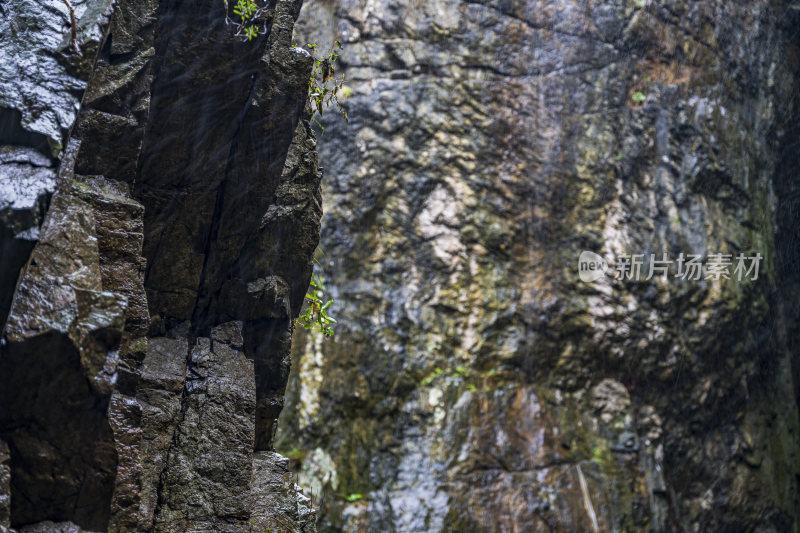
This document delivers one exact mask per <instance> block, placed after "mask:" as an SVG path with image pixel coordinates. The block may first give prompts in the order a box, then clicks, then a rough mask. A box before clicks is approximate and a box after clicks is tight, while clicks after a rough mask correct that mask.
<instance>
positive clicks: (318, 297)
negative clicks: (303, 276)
mask: <svg viewBox="0 0 800 533" xmlns="http://www.w3.org/2000/svg"><path fill="white" fill-rule="evenodd" d="M314 262H315V263H316V264H317V266H319V267H320V270H321V269H322V265H320V263H319V261H318V260H317V258H314ZM305 301H306V304H307V307H306V310H305V312H304V313H303V314H302V315H300V316H299V317H298V318H297V323H298V324H299V325H301V326H303V327H304V328H305V329H319V331H320V332H322V334H323V335H325V336H326V337H333V333H334V331H333V324H335V323H336V320H335V319H334V318H333V317H331V316H330V315H329V314H328V308H330V306H331V305H333V302H334V299H333V298H330V297H329V296H328V294H327V291H326V289H325V279H324V278H323V277H322V275H320V274H317V273H314V274H313V275H312V276H311V283H310V287H309V289H308V292H306V298H305Z"/></svg>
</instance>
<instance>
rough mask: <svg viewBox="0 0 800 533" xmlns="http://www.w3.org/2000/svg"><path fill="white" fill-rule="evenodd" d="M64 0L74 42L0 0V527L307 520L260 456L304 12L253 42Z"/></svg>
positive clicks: (284, 242)
mask: <svg viewBox="0 0 800 533" xmlns="http://www.w3.org/2000/svg"><path fill="white" fill-rule="evenodd" d="M72 4H73V6H74V8H75V15H76V17H77V19H78V23H77V28H78V39H77V44H78V47H79V49H80V54H77V53H76V52H74V51H73V50H72V46H71V43H70V33H71V31H70V26H69V14H68V12H67V9H66V4H64V3H63V2H60V1H59V2H56V1H53V2H46V3H45V4H41V5H40V4H39V3H26V2H13V3H12V2H2V12H3V21H2V24H3V27H4V35H6V31H7V32H8V33H7V34H8V35H10V36H12V37H13V38H10V39H8V40H6V39H5V38H4V42H3V45H2V47H0V48H2V52H0V57H2V59H3V67H2V68H3V72H4V74H9V75H8V76H7V77H6V76H4V77H3V78H2V80H3V81H2V89H0V106H2V107H0V118H1V119H2V128H0V129H2V138H1V139H0V141H2V144H3V146H2V148H0V193H2V194H0V196H1V197H2V198H0V224H2V227H0V232H2V239H3V240H2V251H3V256H2V261H0V264H2V268H1V269H0V282H1V283H2V291H3V292H2V294H3V298H2V299H0V313H1V314H0V318H2V320H3V322H4V329H3V337H2V342H1V344H0V531H3V532H5V531H14V530H16V531H19V532H38V531H42V532H53V531H64V532H70V533H78V532H79V531H109V532H110V531H118V532H124V531H127V532H134V531H136V532H147V531H153V532H156V531H158V532H173V531H174V532H177V531H220V532H222V531H229V532H241V531H258V532H259V533H261V532H263V531H264V530H265V529H269V528H273V530H277V528H283V529H286V530H287V531H298V532H300V531H313V530H314V515H313V512H311V510H310V505H309V501H308V499H307V498H306V497H305V496H303V495H302V493H300V492H299V490H298V487H297V486H296V485H295V484H294V480H293V478H292V476H291V473H290V472H289V471H288V469H287V463H286V459H284V458H282V457H281V456H280V455H278V454H276V453H275V452H273V451H272V444H273V435H274V431H275V423H276V419H277V417H278V413H279V412H280V409H281V407H282V405H283V394H284V389H285V385H286V380H287V378H288V369H289V345H290V341H291V331H292V327H293V319H294V318H296V317H297V315H298V314H299V312H300V306H301V304H302V301H303V296H304V293H305V288H306V287H307V286H308V281H309V278H310V275H311V265H312V253H313V251H314V249H315V247H316V245H317V241H318V239H319V228H320V226H319V224H320V217H321V214H322V209H321V196H320V178H321V174H320V172H319V170H318V168H317V155H316V141H315V138H314V134H313V132H312V131H311V128H310V125H309V119H310V111H309V108H308V107H307V105H306V103H307V90H308V89H307V83H308V76H309V75H310V72H311V64H312V58H311V56H310V55H309V54H308V52H305V51H303V50H299V49H296V48H293V46H292V41H291V36H292V28H293V25H294V22H295V19H296V18H297V16H298V13H299V10H300V6H301V2H300V1H296V0H278V1H276V2H272V3H271V4H270V6H269V9H268V10H267V11H266V12H265V13H264V14H263V19H262V23H263V24H264V27H266V28H267V31H266V32H265V34H264V35H263V36H262V37H259V38H257V39H256V40H254V41H252V42H242V41H241V40H240V39H237V38H235V37H234V35H233V33H234V30H233V29H232V27H231V26H229V25H228V24H226V21H225V4H224V3H223V2H221V1H217V0H204V1H201V2H191V3H187V2H181V1H178V0H161V1H159V0H119V1H117V2H113V3H112V2H108V1H99V0H84V1H74V2H72ZM37 66H38V70H37V69H36V68H34V67H37ZM6 300H7V301H6ZM264 501H269V502H271V501H276V502H279V503H280V505H265V504H264Z"/></svg>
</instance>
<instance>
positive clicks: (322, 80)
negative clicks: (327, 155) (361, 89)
mask: <svg viewBox="0 0 800 533" xmlns="http://www.w3.org/2000/svg"><path fill="white" fill-rule="evenodd" d="M306 46H307V47H308V48H309V49H310V50H311V55H312V56H313V57H314V69H313V70H312V72H311V77H310V78H309V80H308V96H309V98H310V99H311V104H312V107H313V108H314V113H315V114H316V113H319V115H320V116H322V112H323V110H324V109H325V108H326V107H328V106H330V105H331V103H335V104H336V107H338V109H339V112H340V113H341V114H342V116H343V117H344V119H345V120H346V121H347V120H348V117H347V112H346V111H345V110H344V108H343V107H342V104H341V103H340V102H339V91H341V92H342V96H343V97H344V98H348V97H349V96H350V95H351V94H352V93H353V90H352V89H351V88H350V87H347V86H345V85H344V74H342V77H341V78H337V77H336V59H337V58H338V57H339V54H338V52H337V50H341V49H342V43H341V42H340V41H339V39H335V40H334V44H333V45H331V47H330V49H329V50H328V53H327V54H325V55H323V56H321V57H317V56H315V55H314V52H316V50H317V48H318V44H317V43H309V44H307V45H306ZM317 125H319V127H320V128H322V131H323V132H324V131H325V128H324V127H323V126H322V124H320V123H319V120H317Z"/></svg>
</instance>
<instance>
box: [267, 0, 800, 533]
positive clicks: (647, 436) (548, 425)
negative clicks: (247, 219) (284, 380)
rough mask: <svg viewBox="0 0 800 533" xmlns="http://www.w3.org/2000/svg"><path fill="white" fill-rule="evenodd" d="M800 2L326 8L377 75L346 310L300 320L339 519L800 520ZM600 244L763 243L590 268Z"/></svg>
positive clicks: (516, 526) (356, 186)
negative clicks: (317, 326) (715, 264)
mask: <svg viewBox="0 0 800 533" xmlns="http://www.w3.org/2000/svg"><path fill="white" fill-rule="evenodd" d="M796 4H797V3H796V2H788V1H787V2H784V1H775V2H773V1H769V2H748V3H746V4H743V3H731V2H716V1H705V0H691V1H683V0H666V1H651V0H647V1H641V2H639V1H632V0H631V1H604V2H599V1H588V0H585V1H584V0H565V1H517V2H508V1H484V0H480V1H461V0H441V1H435V2H417V1H411V0H391V1H386V2H366V1H359V0H336V1H333V2H330V1H314V0H307V1H306V2H305V4H304V7H303V13H302V14H301V16H300V19H299V21H298V34H299V35H300V37H299V39H298V40H300V41H301V42H319V43H326V42H330V41H331V39H332V38H333V37H334V36H338V37H339V38H340V39H341V41H342V43H343V45H344V50H343V51H342V55H341V58H340V63H341V69H340V72H343V73H344V75H345V79H346V83H347V85H348V86H349V87H350V89H351V91H350V96H349V97H348V98H347V100H346V102H345V103H344V105H345V108H346V110H347V113H348V115H349V117H350V121H349V123H346V122H345V121H344V120H342V119H340V118H339V117H338V116H336V115H335V114H333V113H331V114H329V115H327V116H326V117H325V120H323V125H324V126H325V134H324V135H323V136H322V137H321V139H320V157H321V160H322V161H324V162H325V163H324V166H325V167H326V172H327V176H328V177H327V178H326V180H325V183H324V194H325V199H326V205H327V206H328V208H327V210H326V215H325V219H324V221H323V229H322V240H321V247H322V248H323V249H324V250H325V252H326V254H325V256H324V260H323V266H324V268H325V273H326V278H327V279H328V280H329V283H328V285H329V288H330V290H331V293H332V294H334V295H335V296H336V298H337V302H340V304H339V309H338V313H337V315H336V317H337V319H339V323H340V324H342V325H341V326H340V328H339V330H338V331H337V333H336V337H335V338H334V340H333V341H328V342H320V340H319V339H317V338H315V337H314V336H313V335H305V334H304V332H301V334H298V335H296V336H295V339H294V343H293V354H294V360H293V361H294V362H293V365H292V368H293V374H292V377H291V379H290V386H289V390H288V392H287V407H286V409H284V411H283V414H282V416H281V419H280V426H279V427H280V429H279V432H278V441H279V444H280V446H279V449H281V450H284V451H286V452H289V451H291V452H292V455H293V457H296V458H297V461H296V462H297V464H296V467H297V468H298V470H299V472H300V476H301V482H302V483H307V484H308V485H310V486H314V487H315V488H316V489H317V490H318V491H320V492H322V494H323V497H322V498H321V501H322V503H321V508H320V511H319V513H320V518H319V523H318V527H319V528H320V530H322V531H395V532H412V531H437V532H438V531H529V532H535V531H581V532H584V531H587V532H590V531H731V532H733V531H798V529H800V500H799V499H798V479H799V478H798V474H799V473H800V463H799V462H798V458H799V457H798V451H799V450H798V446H797V442H798V437H800V435H798V430H799V427H798V415H797V398H798V396H797V391H798V386H797V384H798V381H797V378H798V373H797V369H798V368H800V367H798V359H797V354H798V353H799V352H798V346H799V345H800V344H798V340H800V337H798V331H799V330H798V319H800V305H799V304H798V302H800V300H798V295H799V294H800V292H798V289H799V288H800V285H799V284H798V272H800V270H799V269H798V267H797V264H798V263H797V260H798V249H799V248H798V240H797V235H798V230H797V228H798V227H800V226H799V225H798V223H799V222H800V220H799V219H798V213H800V211H798V200H797V198H798V181H797V141H796V138H797V119H798V98H797V95H798V91H799V90H800V85H798V83H800V81H798V72H800V61H799V59H800V56H799V55H798V52H799V50H800V49H799V48H798V45H799V44H800V42H799V41H798V36H800V34H798V32H797V28H798V24H799V23H800V18H798V17H799V16H800V11H798V9H797V5H796ZM584 250H585V251H590V252H595V253H599V254H600V255H601V256H603V257H604V258H606V259H607V260H611V259H613V258H618V257H620V256H622V255H623V254H644V256H645V257H649V256H650V255H649V254H654V255H655V256H656V258H659V259H660V258H661V254H662V253H663V252H667V253H669V254H670V256H671V257H673V258H675V257H678V255H679V254H680V253H681V252H683V253H684V254H700V255H701V256H703V257H706V258H707V257H708V256H709V255H710V254H714V253H721V254H730V255H731V256H732V257H735V256H736V255H737V254H739V253H744V254H747V255H750V254H755V253H756V252H758V253H761V254H762V255H763V256H764V262H763V264H762V267H763V270H762V273H761V275H760V276H759V279H758V280H757V281H756V282H750V283H746V282H741V283H740V282H738V281H736V280H735V279H733V280H725V279H722V280H713V279H702V280H700V281H699V282H693V281H691V282H690V281H681V280H679V279H674V277H673V274H674V272H670V277H669V279H667V280H662V279H660V278H659V277H658V276H656V277H655V278H654V279H651V280H645V279H642V280H641V281H640V282H632V281H631V282H618V281H616V280H614V278H612V277H611V276H604V277H603V278H602V279H600V280H598V281H597V282H594V283H584V282H582V281H580V279H579V278H578V271H577V260H578V257H579V256H580V254H581V252H582V251H584ZM614 266H615V265H614V263H613V262H612V264H611V268H612V269H613V268H614ZM344 428H346V429H344ZM351 494H359V495H361V496H362V497H361V498H357V499H353V498H349V497H348V496H349V495H351Z"/></svg>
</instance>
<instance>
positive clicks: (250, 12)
mask: <svg viewBox="0 0 800 533" xmlns="http://www.w3.org/2000/svg"><path fill="white" fill-rule="evenodd" d="M222 1H223V2H224V3H225V22H226V23H227V24H232V25H233V26H234V28H235V29H236V33H235V34H234V35H235V36H236V37H240V38H242V39H243V40H245V41H250V40H252V39H255V38H256V37H258V36H259V35H264V34H265V33H267V26H266V24H264V26H263V27H262V26H261V22H260V18H261V16H262V15H263V14H264V13H265V12H266V10H267V8H266V7H258V4H256V3H255V2H253V0H237V2H236V4H235V5H234V6H233V14H234V15H236V17H238V20H234V19H231V18H230V17H229V16H228V9H229V6H228V0H222Z"/></svg>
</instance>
